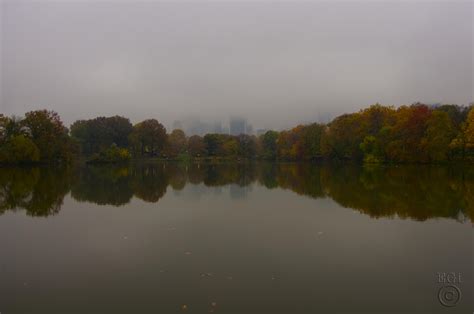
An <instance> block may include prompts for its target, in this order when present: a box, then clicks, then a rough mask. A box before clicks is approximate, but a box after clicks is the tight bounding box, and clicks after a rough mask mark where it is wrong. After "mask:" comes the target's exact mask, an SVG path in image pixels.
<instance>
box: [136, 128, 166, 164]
mask: <svg viewBox="0 0 474 314" xmlns="http://www.w3.org/2000/svg"><path fill="white" fill-rule="evenodd" d="M129 140H130V142H131V144H132V147H133V151H134V153H135V154H137V155H140V156H145V155H147V156H157V155H159V154H160V153H161V152H162V150H163V149H164V147H165V145H166V141H167V135H166V129H165V127H164V126H163V125H162V124H161V123H159V122H158V121H157V120H155V119H148V120H144V121H142V122H140V123H138V124H136V125H134V126H133V131H132V133H131V134H130V137H129Z"/></svg>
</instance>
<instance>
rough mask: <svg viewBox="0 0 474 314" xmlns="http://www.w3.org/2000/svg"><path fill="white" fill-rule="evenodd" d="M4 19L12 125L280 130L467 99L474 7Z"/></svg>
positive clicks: (63, 4)
mask: <svg viewBox="0 0 474 314" xmlns="http://www.w3.org/2000/svg"><path fill="white" fill-rule="evenodd" d="M0 1H1V0H0ZM0 18H1V34H2V40H1V44H2V45H1V62H0V64H1V74H2V75H1V81H0V86H1V95H0V109H1V112H3V113H6V114H9V115H10V114H17V115H22V114H23V113H25V112H26V111H29V110H33V109H39V108H47V109H53V110H55V111H57V112H59V113H60V115H61V117H62V118H63V120H64V121H65V123H66V124H67V125H68V124H70V123H71V122H73V121H74V120H76V119H84V118H91V117H95V116H98V115H114V114H119V115H124V116H127V117H129V118H130V119H131V120H132V121H133V122H138V121H139V120H142V119H145V118H157V119H158V120H160V121H162V122H163V123H164V124H165V125H166V126H167V127H169V126H171V124H172V122H173V121H174V120H177V119H182V118H185V117H188V116H197V117H200V118H201V119H202V120H204V121H212V120H216V119H220V120H222V121H227V120H228V117H229V116H230V115H242V116H246V117H247V118H248V120H249V121H250V122H251V123H252V124H253V125H254V127H255V128H263V127H265V128H277V129H278V128H284V127H290V126H294V125H296V124H297V123H300V122H308V121H317V120H318V117H319V119H324V117H326V116H327V115H330V116H334V115H337V114H340V113H343V112H352V111H357V110H359V109H360V108H363V107H366V106H367V105H370V104H373V103H375V102H380V103H383V104H393V105H400V104H410V103H413V102H417V101H421V102H426V103H438V102H441V103H457V104H468V103H469V102H471V101H472V100H473V96H472V90H473V82H472V72H473V68H472V55H473V46H472V44H473V3H472V2H471V1H441V2H439V1H438V2H431V1H421V2H420V1H418V2H414V1H397V2H387V1H379V2H375V1H349V2H339V1H337V2H335V1H331V2H321V1H312V2H311V1H306V2H297V1H291V2H289V1H280V2H270V1H245V2H243V1H241V2H233V1H219V2H209V1H199V0H194V1H192V2H184V1H175V2H159V1H146V2H145V1H134V2H131V1H125V2H124V1H122V2H117V1H77V0H76V1H39V0H36V1H19V0H3V1H2V5H1V16H0Z"/></svg>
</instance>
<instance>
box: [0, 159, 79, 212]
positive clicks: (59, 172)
mask: <svg viewBox="0 0 474 314" xmlns="http://www.w3.org/2000/svg"><path fill="white" fill-rule="evenodd" d="M71 178H72V175H71V171H70V170H69V169H66V168H62V167H56V168H51V167H34V168H16V167H15V168H0V214H2V213H3V212H5V211H6V210H18V209H25V210H26V213H27V214H28V215H30V216H49V215H54V214H56V213H58V212H59V210H60V209H61V205H62V203H63V199H64V196H65V195H66V194H67V192H68V191H69V187H70V184H71Z"/></svg>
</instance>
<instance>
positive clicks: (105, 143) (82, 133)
mask: <svg viewBox="0 0 474 314" xmlns="http://www.w3.org/2000/svg"><path fill="white" fill-rule="evenodd" d="M132 130H133V126H132V124H131V123H130V120H129V119H127V118H124V117H120V116H113V117H97V118H94V119H90V120H78V121H75V122H74V123H73V124H72V125H71V136H72V137H73V138H74V139H76V140H77V141H78V142H79V143H80V145H81V151H82V153H83V154H85V155H90V154H94V153H98V152H100V151H103V150H104V149H107V148H109V147H110V146H111V145H112V144H115V145H117V146H118V147H122V148H126V147H128V145H129V143H128V138H129V135H130V133H131V132H132Z"/></svg>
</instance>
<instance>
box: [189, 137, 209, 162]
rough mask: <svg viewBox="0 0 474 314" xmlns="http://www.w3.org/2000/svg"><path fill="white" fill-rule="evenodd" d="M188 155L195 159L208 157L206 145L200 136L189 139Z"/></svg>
mask: <svg viewBox="0 0 474 314" xmlns="http://www.w3.org/2000/svg"><path fill="white" fill-rule="evenodd" d="M188 153H189V154H190V155H191V156H193V157H200V156H204V155H206V145H205V144H204V140H203V138H202V137H201V136H199V135H193V136H191V137H190V138H189V139H188Z"/></svg>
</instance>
